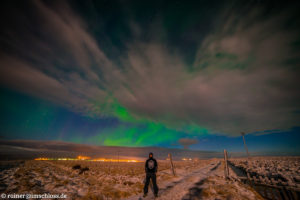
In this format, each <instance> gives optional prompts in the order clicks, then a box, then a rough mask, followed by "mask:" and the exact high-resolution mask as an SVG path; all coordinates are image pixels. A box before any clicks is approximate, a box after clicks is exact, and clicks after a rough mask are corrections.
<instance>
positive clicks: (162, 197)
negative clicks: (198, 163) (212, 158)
mask: <svg viewBox="0 0 300 200" xmlns="http://www.w3.org/2000/svg"><path fill="white" fill-rule="evenodd" d="M219 165H220V162H219V161H216V162H213V163H211V164H208V165H206V166H205V167H202V168H200V169H199V170H196V171H194V172H192V173H190V174H188V175H186V176H184V177H182V178H181V179H180V180H176V181H173V182H170V183H168V184H166V185H163V186H161V185H160V188H159V193H158V195H159V197H158V198H156V199H157V200H170V199H172V200H173V199H174V200H175V199H182V197H183V196H184V195H185V194H186V192H187V191H188V190H189V188H190V187H192V186H193V185H194V184H195V183H197V182H198V181H200V180H204V179H206V178H207V177H208V176H210V175H212V174H213V172H214V171H215V170H216V169H217V168H218V166H219ZM141 195H142V194H141ZM141 195H139V196H134V197H131V198H129V199H128V200H137V199H144V200H149V199H154V196H153V194H152V192H151V190H150V191H149V193H148V196H147V197H145V198H142V197H141Z"/></svg>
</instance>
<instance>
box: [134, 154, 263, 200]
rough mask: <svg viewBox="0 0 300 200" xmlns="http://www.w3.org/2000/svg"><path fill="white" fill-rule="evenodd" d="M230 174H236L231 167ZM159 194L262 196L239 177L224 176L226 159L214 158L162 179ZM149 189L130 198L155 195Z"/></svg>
mask: <svg viewBox="0 0 300 200" xmlns="http://www.w3.org/2000/svg"><path fill="white" fill-rule="evenodd" d="M230 175H231V176H233V177H236V175H235V174H234V172H233V171H231V170H230ZM158 185H159V188H160V190H159V197H158V198H156V199H157V200H169V199H172V200H177V199H178V200H179V199H180V200H181V199H182V200H189V199H192V200H197V199H213V200H215V199H249V200H252V199H253V200H254V199H263V198H262V197H261V196H260V195H259V194H258V193H257V192H255V191H254V190H253V189H252V188H250V187H249V186H248V185H245V184H242V183H241V182H239V181H237V179H228V180H225V177H224V162H223V161H222V160H214V161H212V163H210V164H207V165H206V166H204V167H199V168H197V169H195V170H193V171H192V172H191V173H188V174H184V173H183V174H179V175H177V178H176V179H172V180H170V181H165V182H162V183H159V184H158ZM153 198H154V196H153V194H152V193H151V191H150V192H149V194H148V195H147V197H145V198H142V194H141V195H137V196H132V197H130V198H128V200H135V199H145V200H149V199H153Z"/></svg>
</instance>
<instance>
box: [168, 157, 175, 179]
mask: <svg viewBox="0 0 300 200" xmlns="http://www.w3.org/2000/svg"><path fill="white" fill-rule="evenodd" d="M168 156H169V159H170V165H171V171H172V174H173V176H175V170H174V166H173V160H172V154H170V153H169V154H168Z"/></svg>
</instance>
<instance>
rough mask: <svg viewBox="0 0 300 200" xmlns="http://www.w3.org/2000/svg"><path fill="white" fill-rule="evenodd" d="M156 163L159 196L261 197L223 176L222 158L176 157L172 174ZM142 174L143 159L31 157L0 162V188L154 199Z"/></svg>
mask: <svg viewBox="0 0 300 200" xmlns="http://www.w3.org/2000/svg"><path fill="white" fill-rule="evenodd" d="M158 164H159V171H158V173H157V183H158V186H159V189H160V190H159V197H158V198H157V199H158V200H160V199H161V200H176V199H183V200H187V199H250V200H252V199H262V197H261V196H260V195H259V194H258V193H257V192H255V191H254V190H253V189H252V188H251V187H249V186H248V185H245V184H243V183H241V182H240V181H238V179H237V178H235V177H236V175H235V174H234V172H233V171H232V170H231V169H230V176H231V178H230V179H228V180H226V179H225V177H224V161H223V159H210V160H198V161H175V162H174V165H175V169H176V175H175V176H173V175H172V173H171V170H170V163H169V161H158ZM75 165H80V167H81V168H85V167H88V168H89V170H88V171H86V172H84V173H82V174H80V173H79V172H80V170H76V169H72V168H73V167H74V166H75ZM0 166H5V164H3V163H2V164H1V165H0ZM7 166H8V165H7ZM144 178H145V173H144V163H143V162H141V163H109V162H91V161H34V160H31V161H25V162H19V163H18V162H15V164H14V165H10V166H9V167H2V168H1V172H0V183H1V184H0V193H6V194H9V193H16V194H20V193H31V194H43V193H50V194H62V193H63V194H66V195H67V197H68V198H67V199H127V200H135V199H136V200H138V199H146V200H147V199H153V198H154V196H153V192H152V191H151V189H149V193H148V196H147V197H146V198H142V195H143V186H144V185H143V180H144Z"/></svg>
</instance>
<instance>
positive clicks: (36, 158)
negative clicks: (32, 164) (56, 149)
mask: <svg viewBox="0 0 300 200" xmlns="http://www.w3.org/2000/svg"><path fill="white" fill-rule="evenodd" d="M34 160H49V158H35V159H34Z"/></svg>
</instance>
